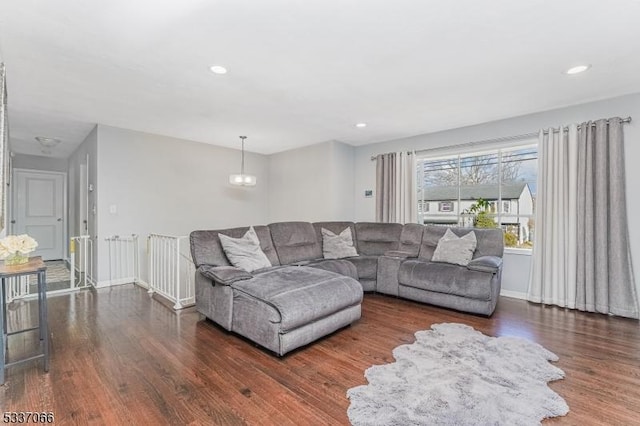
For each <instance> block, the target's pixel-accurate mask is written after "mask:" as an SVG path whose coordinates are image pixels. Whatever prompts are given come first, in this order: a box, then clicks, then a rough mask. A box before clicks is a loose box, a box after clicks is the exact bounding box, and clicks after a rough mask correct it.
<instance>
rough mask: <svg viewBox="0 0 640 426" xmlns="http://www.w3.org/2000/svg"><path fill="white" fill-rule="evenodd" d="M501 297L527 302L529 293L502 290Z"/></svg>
mask: <svg viewBox="0 0 640 426" xmlns="http://www.w3.org/2000/svg"><path fill="white" fill-rule="evenodd" d="M500 296H504V297H510V298H512V299H522V300H527V293H523V292H520V291H511V290H501V291H500Z"/></svg>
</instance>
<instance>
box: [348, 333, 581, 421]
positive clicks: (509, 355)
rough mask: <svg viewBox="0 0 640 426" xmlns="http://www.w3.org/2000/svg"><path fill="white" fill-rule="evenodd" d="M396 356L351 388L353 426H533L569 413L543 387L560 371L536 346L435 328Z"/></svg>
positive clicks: (397, 350) (552, 356) (560, 375)
mask: <svg viewBox="0 0 640 426" xmlns="http://www.w3.org/2000/svg"><path fill="white" fill-rule="evenodd" d="M416 339H417V340H416V342H415V343H413V344H410V345H402V346H399V347H397V348H395V349H394V350H393V356H394V358H395V359H396V362H394V363H391V364H385V365H374V366H373V367H370V368H368V369H367V371H366V372H365V377H366V378H367V380H368V381H369V384H368V385H363V386H358V387H355V388H351V389H349V390H348V391H347V396H348V397H349V399H350V400H351V405H350V406H349V410H348V415H349V420H350V421H351V423H352V424H354V425H398V426H400V425H402V426H406V425H537V424H540V421H542V419H544V418H547V417H555V416H563V415H565V414H567V413H568V412H569V407H568V406H567V403H566V402H565V401H564V399H562V398H561V397H560V396H559V395H558V394H557V393H555V392H554V391H552V390H551V389H550V388H549V387H548V386H547V382H550V381H553V380H558V379H562V378H563V377H564V372H563V371H562V370H560V369H559V368H557V367H555V366H553V365H551V364H550V363H549V361H557V360H558V357H557V356H556V355H555V354H553V353H552V352H549V351H548V350H546V349H545V348H543V347H542V346H540V345H539V344H537V343H533V342H530V341H528V340H525V339H520V338H516V337H489V336H485V335H484V334H482V333H480V332H479V331H476V330H474V329H473V328H472V327H469V326H467V325H464V324H435V325H432V326H431V330H428V331H418V332H417V333H416Z"/></svg>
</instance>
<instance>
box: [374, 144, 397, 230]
mask: <svg viewBox="0 0 640 426" xmlns="http://www.w3.org/2000/svg"><path fill="white" fill-rule="evenodd" d="M395 177H396V153H395V152H391V153H389V154H379V155H377V156H376V222H393V221H394V215H395V207H394V202H395V199H396V178H395Z"/></svg>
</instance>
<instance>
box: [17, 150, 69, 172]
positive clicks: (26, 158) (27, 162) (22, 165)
mask: <svg viewBox="0 0 640 426" xmlns="http://www.w3.org/2000/svg"><path fill="white" fill-rule="evenodd" d="M11 162H12V167H13V168H16V169H31V170H45V171H49V172H64V173H66V172H67V169H68V161H67V159H66V158H52V157H44V156H39V155H26V154H15V155H14V156H13V159H12V160H11Z"/></svg>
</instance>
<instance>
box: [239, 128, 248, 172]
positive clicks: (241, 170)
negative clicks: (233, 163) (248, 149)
mask: <svg viewBox="0 0 640 426" xmlns="http://www.w3.org/2000/svg"><path fill="white" fill-rule="evenodd" d="M246 138H247V137H246V136H240V139H242V162H241V164H240V174H241V175H242V176H244V140H245V139H246Z"/></svg>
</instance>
